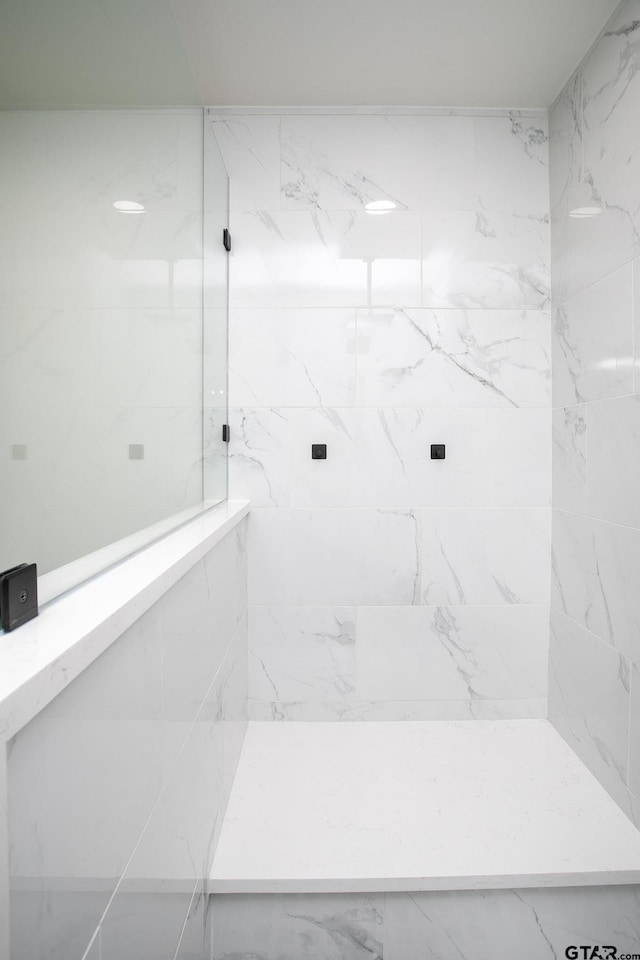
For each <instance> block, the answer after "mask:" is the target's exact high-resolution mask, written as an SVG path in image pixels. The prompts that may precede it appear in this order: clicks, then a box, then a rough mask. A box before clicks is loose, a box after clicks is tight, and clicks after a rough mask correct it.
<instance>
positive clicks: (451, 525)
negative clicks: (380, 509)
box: [422, 508, 551, 605]
mask: <svg viewBox="0 0 640 960" xmlns="http://www.w3.org/2000/svg"><path fill="white" fill-rule="evenodd" d="M422 537H423V541H422V544H423V546H422V550H423V552H422V599H423V603H425V604H431V605H436V604H485V603H490V604H495V603H548V601H549V551H550V547H551V521H550V515H549V511H548V510H547V509H545V508H542V509H537V510H424V511H423V513H422Z"/></svg>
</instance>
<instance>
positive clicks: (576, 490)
mask: <svg viewBox="0 0 640 960" xmlns="http://www.w3.org/2000/svg"><path fill="white" fill-rule="evenodd" d="M552 433H553V455H552V468H553V504H554V506H556V507H559V508H560V509H561V510H573V511H576V512H577V513H585V512H586V509H587V407H586V405H585V404H580V405H578V406H574V407H558V408H556V409H555V410H554V411H553V415H552Z"/></svg>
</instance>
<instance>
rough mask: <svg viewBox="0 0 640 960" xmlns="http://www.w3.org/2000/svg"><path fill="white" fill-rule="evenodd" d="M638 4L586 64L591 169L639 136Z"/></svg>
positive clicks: (621, 15) (627, 9)
mask: <svg viewBox="0 0 640 960" xmlns="http://www.w3.org/2000/svg"><path fill="white" fill-rule="evenodd" d="M639 16H640V7H639V6H638V3H637V0H628V2H627V3H624V4H623V5H622V7H621V9H620V11H619V12H618V14H617V16H616V17H615V18H614V20H613V21H612V22H611V23H610V24H608V26H607V30H606V32H605V33H604V34H603V36H602V37H600V39H599V40H598V43H597V44H596V46H595V48H594V49H593V50H592V51H591V53H590V55H589V56H588V57H587V59H586V60H585V62H584V64H583V66H582V70H581V72H582V77H583V84H584V86H583V98H584V161H585V165H586V167H587V169H588V170H592V169H593V168H594V167H596V166H597V165H598V163H599V162H600V161H601V160H602V158H603V157H605V156H608V155H611V154H615V153H616V151H617V150H618V149H619V148H620V146H621V144H622V143H623V142H624V140H625V137H626V136H628V135H629V133H636V134H637V133H638V131H637V127H638V115H637V111H636V106H637V102H638V97H639V96H640V74H639V72H638V68H639V66H640V64H639V62H638V55H637V39H638V17H639Z"/></svg>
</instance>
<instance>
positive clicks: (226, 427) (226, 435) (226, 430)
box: [222, 423, 231, 443]
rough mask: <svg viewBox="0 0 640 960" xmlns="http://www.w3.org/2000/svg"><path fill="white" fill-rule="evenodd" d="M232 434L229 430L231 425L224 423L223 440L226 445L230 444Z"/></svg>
mask: <svg viewBox="0 0 640 960" xmlns="http://www.w3.org/2000/svg"><path fill="white" fill-rule="evenodd" d="M230 433H231V431H230V430H229V424H228V423H223V424H222V440H223V442H224V443H229V436H230Z"/></svg>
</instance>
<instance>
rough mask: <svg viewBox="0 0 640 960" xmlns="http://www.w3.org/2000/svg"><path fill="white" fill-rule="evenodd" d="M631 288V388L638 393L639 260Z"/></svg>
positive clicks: (635, 264)
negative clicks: (632, 294) (632, 357)
mask: <svg viewBox="0 0 640 960" xmlns="http://www.w3.org/2000/svg"><path fill="white" fill-rule="evenodd" d="M633 290H634V298H633V313H634V316H633V342H634V364H633V388H634V391H635V392H636V393H640V296H638V293H637V291H638V290H640V260H634V262H633Z"/></svg>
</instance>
